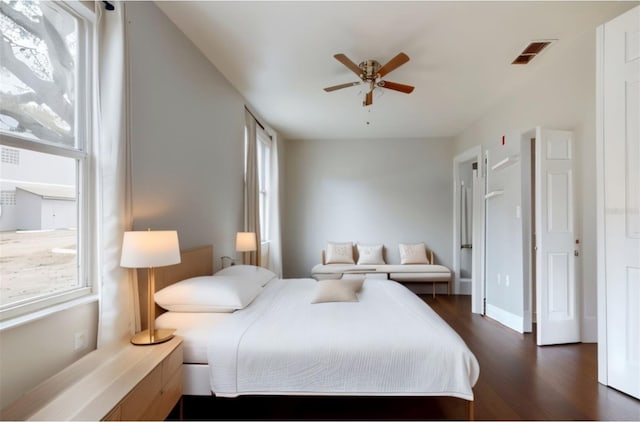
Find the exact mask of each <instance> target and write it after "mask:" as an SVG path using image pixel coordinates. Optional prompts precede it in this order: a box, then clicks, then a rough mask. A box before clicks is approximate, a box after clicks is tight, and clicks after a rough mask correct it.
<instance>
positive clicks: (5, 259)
mask: <svg viewBox="0 0 640 422" xmlns="http://www.w3.org/2000/svg"><path fill="white" fill-rule="evenodd" d="M90 25H91V23H90V22H88V21H87V20H85V19H84V18H82V17H80V15H78V14H76V13H75V12H74V9H73V8H71V7H70V6H68V5H66V4H65V3H61V2H38V1H7V0H0V30H2V38H3V41H2V47H0V48H2V51H1V54H0V57H2V60H1V61H0V99H1V101H0V143H1V144H2V145H1V146H0V148H1V151H0V158H1V163H0V264H1V265H2V267H1V271H2V274H1V278H0V319H5V318H10V317H13V316H16V315H18V314H21V313H25V312H28V311H30V310H35V309H42V308H44V307H47V306H49V305H51V304H55V303H58V302H61V301H64V300H68V299H70V298H72V297H77V296H79V295H81V294H86V293H87V289H86V287H88V282H87V280H86V273H87V271H86V268H84V263H85V262H86V261H87V260H86V259H85V258H84V256H85V252H84V251H83V248H82V246H83V245H84V243H85V242H84V241H83V239H86V238H87V237H88V233H87V227H88V224H87V221H88V220H87V218H88V217H87V215H88V208H89V207H88V205H87V204H88V201H87V196H86V194H85V191H84V189H86V186H87V183H86V182H85V179H87V178H88V174H89V172H88V159H87V153H86V148H85V145H87V144H88V138H87V134H88V133H90V127H89V126H88V122H89V119H88V118H87V116H89V115H90V113H91V110H90V107H89V105H90V104H91V99H90V94H91V93H90V92H89V91H88V90H87V89H85V87H86V86H90V85H91V84H90V83H89V81H90V80H91V79H90V68H89V63H90V62H91V60H89V59H90V58H91V52H90V51H89V48H90V46H91V40H90V39H89V37H90V31H89V28H90ZM80 109H81V110H82V113H79V112H78V110H80ZM34 304H35V305H34ZM23 305H24V306H23Z"/></svg>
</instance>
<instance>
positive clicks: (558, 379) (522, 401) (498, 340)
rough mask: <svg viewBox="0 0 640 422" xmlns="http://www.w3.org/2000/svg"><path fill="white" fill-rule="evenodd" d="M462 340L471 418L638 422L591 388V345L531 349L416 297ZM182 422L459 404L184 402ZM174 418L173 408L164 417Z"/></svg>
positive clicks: (459, 311) (462, 313)
mask: <svg viewBox="0 0 640 422" xmlns="http://www.w3.org/2000/svg"><path fill="white" fill-rule="evenodd" d="M421 297H422V299H423V300H424V301H425V302H427V303H428V304H429V305H430V306H431V307H432V308H433V309H434V310H435V311H436V312H437V313H438V314H439V315H440V316H441V317H442V318H443V319H445V320H446V321H447V322H448V323H449V325H451V327H453V329H454V330H456V331H457V332H458V334H459V335H460V336H461V337H462V338H463V339H464V341H465V342H466V343H467V345H468V346H469V348H470V349H471V350H472V351H473V353H474V354H475V356H476V358H477V359H478V362H479V363H480V378H479V379H478V382H477V384H476V385H475V387H474V395H475V402H474V407H475V412H474V413H475V419H477V420H636V421H638V420H640V401H639V400H636V399H634V398H632V397H630V396H627V395H625V394H623V393H620V392H618V391H616V390H614V389H611V388H608V387H605V386H603V385H600V384H598V382H597V346H596V345H595V344H570V345H562V346H545V347H537V346H536V344H535V336H534V335H532V334H524V335H522V334H518V333H516V332H515V331H512V330H510V329H509V328H506V327H504V326H502V325H500V324H498V323H497V322H495V321H492V320H491V319H489V318H484V317H481V316H479V315H474V314H472V313H471V303H470V297H469V296H437V297H436V298H432V297H431V296H430V295H424V296H421ZM183 410H184V418H185V419H199V420H234V419H235V420H238V419H245V420H246V419H253V420H255V419H271V420H302V419H306V420H331V419H333V420H336V419H338V420H401V419H405V420H428V419H436V420H443V419H464V418H465V417H466V407H465V402H464V401H462V400H458V399H447V398H422V397H401V398H396V397H394V398H389V397H375V398H371V397H240V398H237V399H219V398H211V397H193V396H185V397H184V407H183ZM177 416H178V413H177V409H174V412H172V415H171V418H176V417H177Z"/></svg>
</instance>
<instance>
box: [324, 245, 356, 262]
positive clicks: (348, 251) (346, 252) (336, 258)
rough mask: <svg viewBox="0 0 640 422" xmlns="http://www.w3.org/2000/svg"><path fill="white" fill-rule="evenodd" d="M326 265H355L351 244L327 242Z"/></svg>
mask: <svg viewBox="0 0 640 422" xmlns="http://www.w3.org/2000/svg"><path fill="white" fill-rule="evenodd" d="M326 263H327V264H355V261H354V260H353V244H352V243H351V242H346V243H334V242H329V245H328V246H327V258H326Z"/></svg>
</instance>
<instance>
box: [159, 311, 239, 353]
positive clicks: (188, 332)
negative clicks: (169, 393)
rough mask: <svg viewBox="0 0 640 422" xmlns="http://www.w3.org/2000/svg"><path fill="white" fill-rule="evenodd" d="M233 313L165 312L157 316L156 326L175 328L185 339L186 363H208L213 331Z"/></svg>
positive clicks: (178, 334) (177, 333)
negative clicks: (208, 346)
mask: <svg viewBox="0 0 640 422" xmlns="http://www.w3.org/2000/svg"><path fill="white" fill-rule="evenodd" d="M230 315H231V313H206V312H165V313H163V314H162V315H160V316H159V317H158V318H156V328H174V329H175V330H176V332H175V334H176V335H177V336H181V337H182V338H183V339H184V340H183V343H182V345H183V354H184V357H183V360H184V363H204V364H206V363H207V343H208V342H209V339H210V338H211V333H212V332H213V330H215V329H216V327H217V326H218V325H219V324H220V323H221V322H222V321H224V320H225V319H227V318H229V316H230Z"/></svg>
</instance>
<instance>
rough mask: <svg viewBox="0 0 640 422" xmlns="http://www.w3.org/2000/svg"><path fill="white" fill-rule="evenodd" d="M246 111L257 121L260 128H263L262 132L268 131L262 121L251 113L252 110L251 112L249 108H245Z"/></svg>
mask: <svg viewBox="0 0 640 422" xmlns="http://www.w3.org/2000/svg"><path fill="white" fill-rule="evenodd" d="M244 109H245V110H247V113H249V114H250V115H251V117H253V120H255V121H256V124H257V125H258V126H260V127H261V128H262V130H264V131H266V129H265V128H264V126H263V125H262V123H260V120H258V119H257V118H256V116H254V115H253V113H252V112H251V110H249V109H248V108H247V107H245V108H244Z"/></svg>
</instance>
